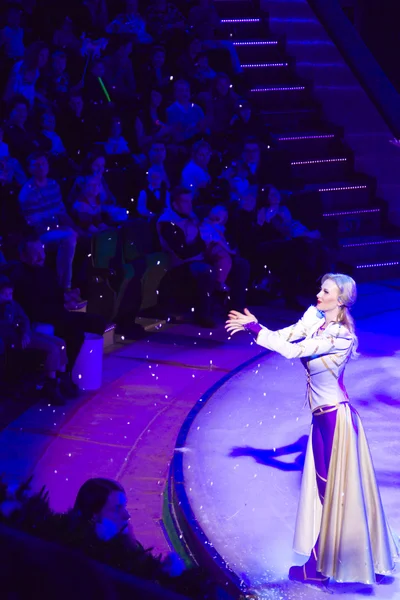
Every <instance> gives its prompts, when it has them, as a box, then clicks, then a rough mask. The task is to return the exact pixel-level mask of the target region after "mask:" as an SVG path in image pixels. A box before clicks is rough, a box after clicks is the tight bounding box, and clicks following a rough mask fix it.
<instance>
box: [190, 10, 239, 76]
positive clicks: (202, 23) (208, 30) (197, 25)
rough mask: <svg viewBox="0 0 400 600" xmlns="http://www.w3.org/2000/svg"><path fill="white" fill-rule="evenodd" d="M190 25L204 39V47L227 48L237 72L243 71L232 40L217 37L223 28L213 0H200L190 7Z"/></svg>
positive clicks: (209, 48)
mask: <svg viewBox="0 0 400 600" xmlns="http://www.w3.org/2000/svg"><path fill="white" fill-rule="evenodd" d="M189 25H190V28H191V30H192V34H193V35H195V36H196V37H197V38H199V39H200V40H202V42H203V48H204V49H207V50H211V49H214V48H223V49H225V50H227V51H228V52H229V54H230V57H231V61H232V67H233V69H234V71H235V73H241V71H242V68H241V66H240V60H239V57H238V55H237V52H236V49H235V46H234V45H233V44H232V42H230V41H225V40H218V39H216V33H217V32H218V30H219V29H220V28H221V19H220V18H219V15H218V12H217V10H216V8H215V5H214V2H213V0H198V5H197V6H194V7H193V8H191V9H190V12H189Z"/></svg>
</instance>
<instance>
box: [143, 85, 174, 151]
mask: <svg viewBox="0 0 400 600" xmlns="http://www.w3.org/2000/svg"><path fill="white" fill-rule="evenodd" d="M162 102H163V97H162V93H161V91H159V90H158V89H150V95H149V99H148V101H147V102H145V106H144V108H143V110H142V111H141V113H140V120H141V122H142V124H143V130H144V135H145V137H146V138H147V139H149V140H151V141H155V140H168V139H169V138H170V137H171V131H172V130H173V127H170V126H168V125H166V121H167V115H166V113H165V110H164V107H163V105H162Z"/></svg>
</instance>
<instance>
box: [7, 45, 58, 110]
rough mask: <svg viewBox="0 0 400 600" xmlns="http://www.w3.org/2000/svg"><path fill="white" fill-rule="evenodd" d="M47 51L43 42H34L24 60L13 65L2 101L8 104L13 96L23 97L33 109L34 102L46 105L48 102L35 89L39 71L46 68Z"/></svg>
mask: <svg viewBox="0 0 400 600" xmlns="http://www.w3.org/2000/svg"><path fill="white" fill-rule="evenodd" d="M48 58H49V49H48V47H47V45H46V44H45V43H44V42H35V43H34V44H32V45H31V46H29V48H27V50H26V52H25V56H24V59H23V60H21V61H19V62H17V63H15V65H14V66H13V68H12V69H11V73H10V77H9V79H8V82H7V86H6V91H5V94H4V100H5V101H6V102H10V101H11V100H13V98H15V96H23V97H24V98H26V100H27V101H28V103H29V106H30V107H33V104H34V102H35V100H38V101H39V102H40V103H42V104H44V105H46V104H48V100H47V98H46V97H45V96H43V94H40V93H39V92H38V90H37V89H36V83H37V80H38V78H39V75H40V71H41V70H42V69H43V68H44V67H45V66H46V64H47V61H48Z"/></svg>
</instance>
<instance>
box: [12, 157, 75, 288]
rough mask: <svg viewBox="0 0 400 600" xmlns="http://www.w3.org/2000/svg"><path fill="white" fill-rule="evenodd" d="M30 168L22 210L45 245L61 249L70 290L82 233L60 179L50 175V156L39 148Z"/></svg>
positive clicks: (61, 274) (60, 271)
mask: <svg viewBox="0 0 400 600" xmlns="http://www.w3.org/2000/svg"><path fill="white" fill-rule="evenodd" d="M28 168H29V172H30V174H31V175H32V177H31V179H29V180H28V181H27V182H26V184H25V185H24V186H23V188H22V189H21V192H20V194H19V204H20V208H21V213H22V215H23V217H24V218H25V221H26V223H27V224H28V225H29V226H31V227H33V229H34V230H35V232H36V233H37V234H38V235H39V236H40V239H41V241H42V242H43V243H44V244H45V246H46V247H53V248H54V247H55V248H56V249H57V275H58V280H59V283H60V285H61V287H62V288H63V289H64V290H65V291H66V292H67V293H68V292H69V291H70V290H71V281H72V263H73V260H74V256H75V248H76V242H77V239H78V234H77V232H76V230H75V226H74V222H73V221H72V219H71V217H70V216H69V215H68V214H67V211H66V208H65V205H64V203H63V201H62V197H61V190H60V187H59V185H58V183H57V182H56V181H54V179H48V177H47V175H48V173H49V163H48V160H47V157H46V156H45V155H44V154H43V153H39V152H37V153H35V154H32V155H31V156H30V157H29V159H28Z"/></svg>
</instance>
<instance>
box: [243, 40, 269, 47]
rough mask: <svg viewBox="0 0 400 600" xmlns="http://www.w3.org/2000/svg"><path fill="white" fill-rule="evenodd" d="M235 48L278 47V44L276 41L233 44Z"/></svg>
mask: <svg viewBox="0 0 400 600" xmlns="http://www.w3.org/2000/svg"><path fill="white" fill-rule="evenodd" d="M233 45H234V46H277V45H278V42H277V41H276V40H274V41H266V42H252V41H250V42H233Z"/></svg>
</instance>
